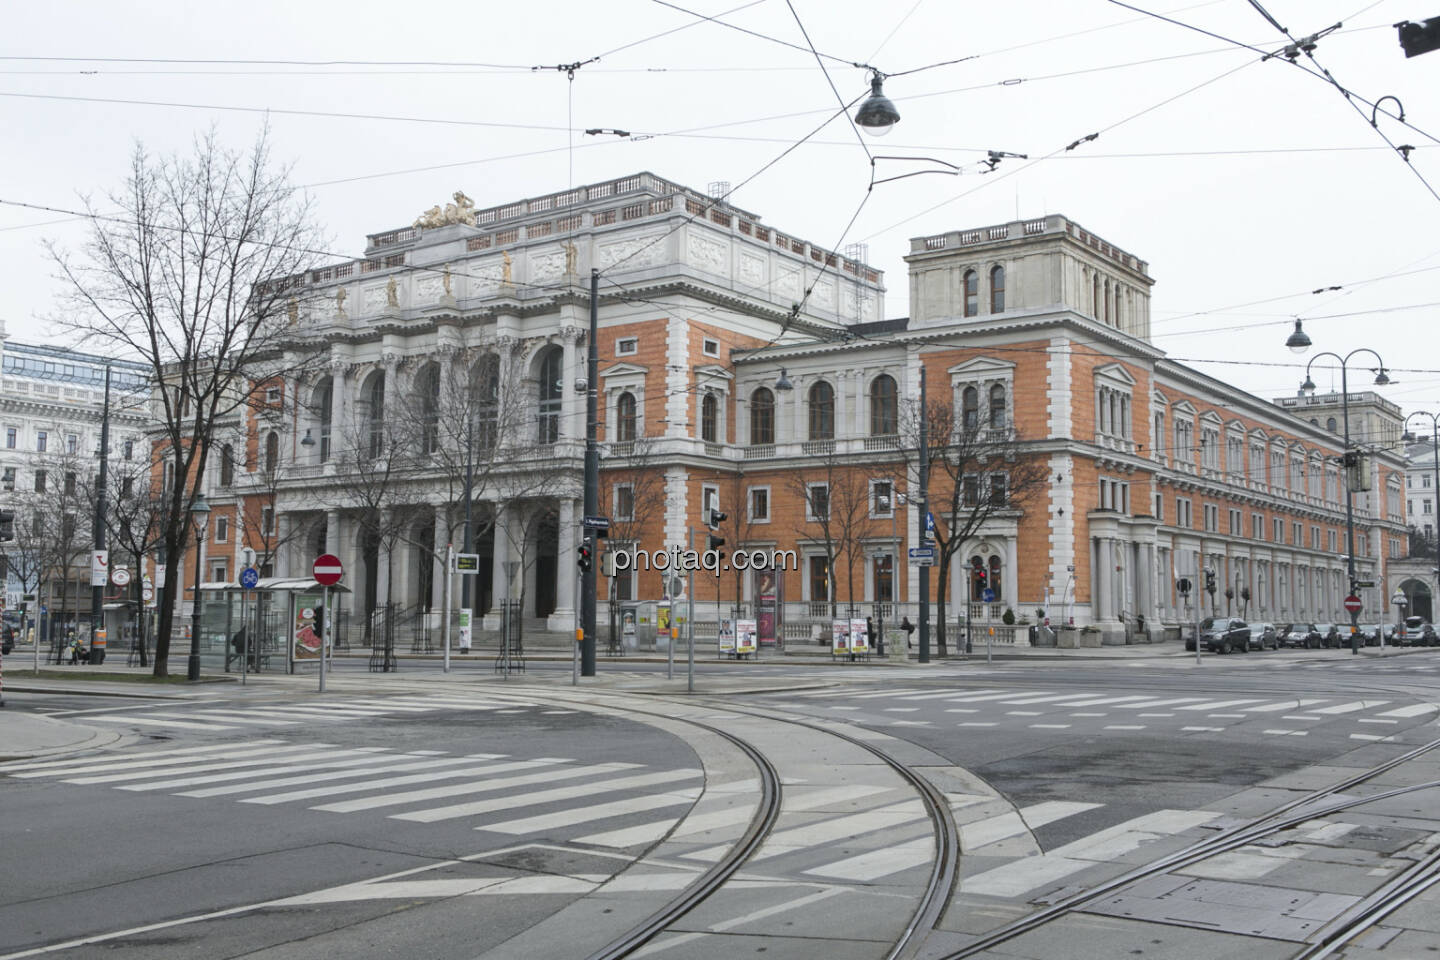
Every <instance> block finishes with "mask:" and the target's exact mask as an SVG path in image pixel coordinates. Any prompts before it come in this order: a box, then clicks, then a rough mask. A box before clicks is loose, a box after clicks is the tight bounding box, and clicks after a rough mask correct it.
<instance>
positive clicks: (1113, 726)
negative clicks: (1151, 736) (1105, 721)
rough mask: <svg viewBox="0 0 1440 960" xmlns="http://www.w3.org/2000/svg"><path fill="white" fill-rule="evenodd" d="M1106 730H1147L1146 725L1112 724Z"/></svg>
mask: <svg viewBox="0 0 1440 960" xmlns="http://www.w3.org/2000/svg"><path fill="white" fill-rule="evenodd" d="M1105 729H1106V730H1144V729H1145V724H1143V723H1136V724H1125V723H1112V724H1110V725H1109V726H1107V727H1106V728H1105Z"/></svg>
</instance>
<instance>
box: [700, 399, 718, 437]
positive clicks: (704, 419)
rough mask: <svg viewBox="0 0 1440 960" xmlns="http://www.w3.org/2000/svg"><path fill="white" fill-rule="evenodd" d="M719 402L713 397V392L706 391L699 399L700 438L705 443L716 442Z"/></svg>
mask: <svg viewBox="0 0 1440 960" xmlns="http://www.w3.org/2000/svg"><path fill="white" fill-rule="evenodd" d="M719 421H720V403H719V401H718V400H716V399H715V394H713V393H707V394H705V396H704V397H702V398H701V399H700V439H701V440H704V441H705V442H706V443H716V442H718V441H717V440H716V439H715V435H716V434H717V433H718V432H719Z"/></svg>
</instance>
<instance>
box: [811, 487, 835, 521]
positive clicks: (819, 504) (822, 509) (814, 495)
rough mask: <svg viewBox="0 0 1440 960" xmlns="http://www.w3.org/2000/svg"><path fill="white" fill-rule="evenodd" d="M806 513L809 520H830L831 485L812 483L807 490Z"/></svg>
mask: <svg viewBox="0 0 1440 960" xmlns="http://www.w3.org/2000/svg"><path fill="white" fill-rule="evenodd" d="M805 492H806V497H805V501H806V502H805V513H806V519H807V520H829V519H830V485H829V484H827V483H812V484H810V485H809V486H808V487H806V489H805Z"/></svg>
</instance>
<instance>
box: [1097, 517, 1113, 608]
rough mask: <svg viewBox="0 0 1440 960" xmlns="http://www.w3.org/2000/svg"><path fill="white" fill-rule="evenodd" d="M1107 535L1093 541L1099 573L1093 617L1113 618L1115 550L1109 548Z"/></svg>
mask: <svg viewBox="0 0 1440 960" xmlns="http://www.w3.org/2000/svg"><path fill="white" fill-rule="evenodd" d="M1110 543H1111V541H1110V538H1109V537H1101V538H1100V539H1098V540H1096V541H1095V553H1096V557H1095V561H1096V572H1097V573H1098V574H1099V577H1098V578H1097V580H1098V586H1099V589H1098V590H1097V591H1096V596H1095V603H1094V607H1095V619H1096V620H1097V621H1098V620H1114V619H1115V610H1114V606H1115V576H1114V574H1115V551H1114V550H1113V549H1111V546H1110Z"/></svg>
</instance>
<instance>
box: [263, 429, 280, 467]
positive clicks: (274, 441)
mask: <svg viewBox="0 0 1440 960" xmlns="http://www.w3.org/2000/svg"><path fill="white" fill-rule="evenodd" d="M278 466H280V434H278V433H276V432H275V431H274V430H271V431H270V433H269V434H268V435H267V436H266V437H265V472H266V473H268V474H272V475H273V474H274V473H275V468H276V467H278Z"/></svg>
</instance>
